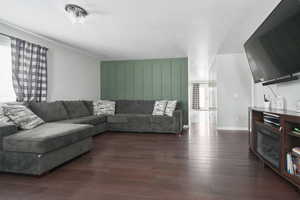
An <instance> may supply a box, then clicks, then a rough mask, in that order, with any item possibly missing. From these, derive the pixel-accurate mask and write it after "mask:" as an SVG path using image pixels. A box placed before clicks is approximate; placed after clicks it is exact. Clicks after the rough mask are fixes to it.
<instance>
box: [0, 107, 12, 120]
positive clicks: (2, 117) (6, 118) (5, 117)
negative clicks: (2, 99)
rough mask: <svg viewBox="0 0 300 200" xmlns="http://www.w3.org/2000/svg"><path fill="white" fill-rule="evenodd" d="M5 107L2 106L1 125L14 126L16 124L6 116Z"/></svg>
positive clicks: (0, 113)
mask: <svg viewBox="0 0 300 200" xmlns="http://www.w3.org/2000/svg"><path fill="white" fill-rule="evenodd" d="M3 106H5V104H0V125H14V123H13V122H12V121H11V120H10V119H9V117H7V116H6V115H5V114H4V110H3Z"/></svg>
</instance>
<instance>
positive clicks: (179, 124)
mask: <svg viewBox="0 0 300 200" xmlns="http://www.w3.org/2000/svg"><path fill="white" fill-rule="evenodd" d="M173 117H174V118H175V122H176V130H177V131H178V133H181V132H182V129H183V113H182V110H180V109H177V110H175V111H174V113H173Z"/></svg>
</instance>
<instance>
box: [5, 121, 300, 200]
mask: <svg viewBox="0 0 300 200" xmlns="http://www.w3.org/2000/svg"><path fill="white" fill-rule="evenodd" d="M0 199H1V200H2V199H3V200H71V199H72V200H73V199H74V200H94V199H95V200H154V199H155V200H282V199H285V200H296V199H297V200H299V199H300V194H299V193H298V192H296V190H295V188H294V187H293V186H291V185H290V184H289V183H288V182H286V181H285V180H283V179H282V178H280V177H279V176H277V175H276V174H275V173H274V172H273V171H271V170H270V169H269V168H264V167H263V166H262V164H261V163H260V162H259V161H258V159H257V158H256V157H255V156H254V155H252V154H251V153H249V152H248V141H247V134H246V133H242V132H219V133H217V132H215V131H203V129H202V128H201V126H193V127H192V128H191V130H190V131H189V132H186V133H185V134H184V135H183V136H181V137H178V136H176V135H171V134H133V133H105V134H102V135H99V136H97V137H95V138H94V149H93V151H91V152H90V153H88V154H85V155H83V156H81V157H79V158H77V159H75V160H73V161H72V162H70V163H67V164H65V165H63V166H61V167H59V168H57V169H55V170H53V171H52V172H50V173H48V174H46V175H44V176H42V177H31V176H21V175H13V174H4V173H1V174H0Z"/></svg>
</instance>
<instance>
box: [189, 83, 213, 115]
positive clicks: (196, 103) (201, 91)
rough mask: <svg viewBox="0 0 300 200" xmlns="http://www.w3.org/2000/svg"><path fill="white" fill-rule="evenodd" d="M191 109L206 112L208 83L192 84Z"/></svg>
mask: <svg viewBox="0 0 300 200" xmlns="http://www.w3.org/2000/svg"><path fill="white" fill-rule="evenodd" d="M192 90H193V91H192V109H193V110H208V104H209V99H208V83H207V82H199V83H193V84H192Z"/></svg>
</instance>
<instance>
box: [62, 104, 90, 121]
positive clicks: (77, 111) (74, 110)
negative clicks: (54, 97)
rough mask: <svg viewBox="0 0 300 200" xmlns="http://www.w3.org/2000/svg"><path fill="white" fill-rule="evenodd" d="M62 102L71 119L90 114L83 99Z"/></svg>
mask: <svg viewBox="0 0 300 200" xmlns="http://www.w3.org/2000/svg"><path fill="white" fill-rule="evenodd" d="M63 103H64V106H65V108H66V110H67V113H68V115H69V118H71V119H73V118H79V117H85V116H89V115H91V114H90V111H89V109H88V108H87V106H86V105H85V103H84V101H63Z"/></svg>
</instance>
